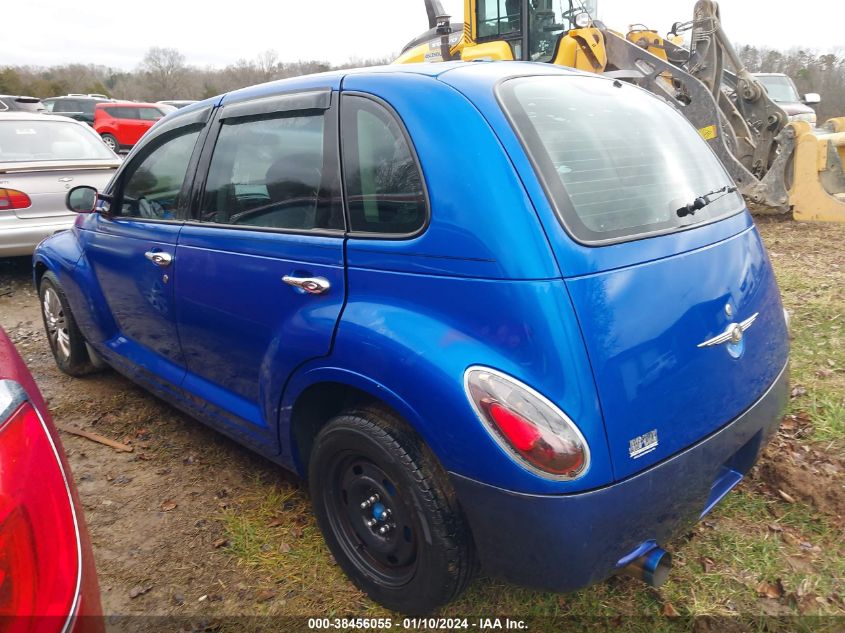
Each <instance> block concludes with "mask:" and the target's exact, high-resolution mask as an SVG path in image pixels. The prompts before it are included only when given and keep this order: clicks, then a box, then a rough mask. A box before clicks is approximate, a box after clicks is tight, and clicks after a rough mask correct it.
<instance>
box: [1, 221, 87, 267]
mask: <svg viewBox="0 0 845 633" xmlns="http://www.w3.org/2000/svg"><path fill="white" fill-rule="evenodd" d="M75 220H76V215H62V216H59V217H56V218H32V219H29V218H28V219H17V218H15V219H14V220H10V221H9V222H8V223H7V222H5V221H4V222H3V223H1V224H0V257H16V256H19V255H32V252H33V251H34V250H35V247H36V246H38V243H39V242H41V240H43V239H44V238H45V237H50V236H51V235H53V234H54V233H58V232H59V231H65V230H67V229H69V228H70V227H72V226H73V223H74V221H75Z"/></svg>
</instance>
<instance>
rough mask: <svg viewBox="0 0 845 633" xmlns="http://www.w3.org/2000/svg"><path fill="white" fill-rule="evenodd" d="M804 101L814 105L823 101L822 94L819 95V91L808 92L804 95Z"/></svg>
mask: <svg viewBox="0 0 845 633" xmlns="http://www.w3.org/2000/svg"><path fill="white" fill-rule="evenodd" d="M802 101H803V102H804V103H806V104H807V105H813V104H815V103H821V102H822V98H821V96H819V94H818V93H817V92H808V93H807V94H805V95H804V98H803V99H802Z"/></svg>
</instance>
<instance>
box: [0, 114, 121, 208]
mask: <svg viewBox="0 0 845 633" xmlns="http://www.w3.org/2000/svg"><path fill="white" fill-rule="evenodd" d="M119 166H120V159H119V158H118V157H117V156H116V155H115V154H114V153H113V152H112V151H110V150H109V149H108V148H107V147H106V146H105V144H104V143H103V142H102V141H101V140H100V138H99V137H98V136H97V134H96V133H95V132H94V131H93V130H91V129H90V128H88V127H85V126H82V125H80V124H79V123H76V122H74V121H69V120H67V119H63V118H61V117H55V118H53V117H44V116H41V115H19V116H14V115H12V117H11V118H8V119H7V118H4V119H0V188H4V189H7V190H12V191H13V192H15V191H16V192H22V193H23V194H25V195H26V197H27V198H29V202H30V203H29V204H26V199H25V198H23V197H22V196H18V195H17V194H14V195H15V196H16V199H17V201H18V204H16V205H14V206H13V207H12V208H13V210H14V214H15V215H16V216H17V217H18V218H46V217H52V216H58V215H67V214H68V213H69V211H68V210H67V208H66V207H65V204H64V196H65V194H66V193H67V191H68V190H70V189H72V188H73V187H75V186H78V185H90V186H92V187H97V188H103V187H104V186H105V185H106V183H108V181H109V179H110V178H111V176H112V175H113V173H114V171H115V170H116V169H117V168H118V167H119ZM21 200H23V203H22V204H23V205H24V206H20V204H21Z"/></svg>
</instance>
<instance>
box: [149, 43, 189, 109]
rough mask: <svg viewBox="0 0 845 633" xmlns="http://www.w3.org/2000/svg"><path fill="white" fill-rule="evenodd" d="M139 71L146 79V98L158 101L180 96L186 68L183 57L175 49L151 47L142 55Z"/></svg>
mask: <svg viewBox="0 0 845 633" xmlns="http://www.w3.org/2000/svg"><path fill="white" fill-rule="evenodd" d="M139 70H140V71H141V73H143V75H144V78H145V79H146V83H147V85H146V92H147V93H148V95H147V98H149V99H151V100H158V99H173V98H174V97H180V96H182V94H181V87H182V82H183V80H184V78H185V73H186V71H187V66H185V56H184V55H183V54H182V53H180V52H179V51H177V50H176V49H175V48H161V47H159V46H153V47H152V48H150V49H149V50H148V51H147V54H146V55H144V59H143V61H142V62H141V66H140V68H139Z"/></svg>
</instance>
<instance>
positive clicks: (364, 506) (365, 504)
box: [361, 494, 378, 510]
mask: <svg viewBox="0 0 845 633" xmlns="http://www.w3.org/2000/svg"><path fill="white" fill-rule="evenodd" d="M377 501H378V494H374V495H373V496H372V497H370V498H369V499H367V500H366V501H362V502H361V509H362V510H366V509H367V508H369V507H370V506H372V505H373V504H374V503H376V502H377Z"/></svg>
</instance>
